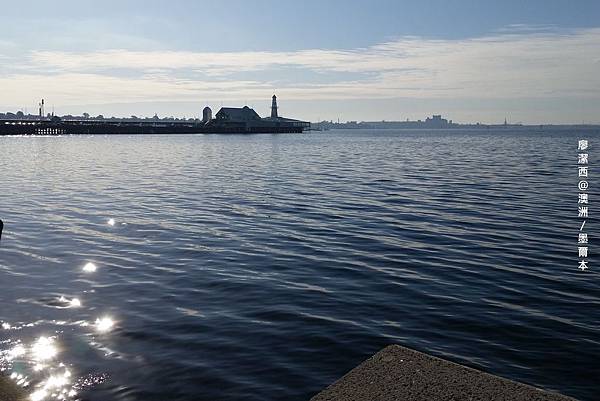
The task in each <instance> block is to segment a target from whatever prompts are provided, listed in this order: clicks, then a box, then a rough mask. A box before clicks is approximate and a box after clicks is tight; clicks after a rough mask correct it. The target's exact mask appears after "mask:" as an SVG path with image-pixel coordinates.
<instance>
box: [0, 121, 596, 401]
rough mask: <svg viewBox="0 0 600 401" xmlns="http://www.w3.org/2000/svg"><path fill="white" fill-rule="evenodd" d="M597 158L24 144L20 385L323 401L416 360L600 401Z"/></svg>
mask: <svg viewBox="0 0 600 401" xmlns="http://www.w3.org/2000/svg"><path fill="white" fill-rule="evenodd" d="M580 138H587V139H589V140H590V142H591V144H592V147H591V150H590V152H589V153H590V164H591V166H592V170H591V178H590V183H591V188H592V189H591V191H590V192H591V195H590V196H591V205H590V208H591V211H590V213H591V215H592V218H591V219H589V220H588V222H587V227H586V230H587V232H588V233H589V235H590V242H591V244H590V252H591V254H592V256H591V257H590V260H591V262H590V266H591V269H590V270H589V271H586V272H581V271H579V270H577V266H578V257H577V256H578V255H577V233H578V230H579V225H580V223H581V220H580V219H578V218H577V193H578V190H577V180H578V179H577V169H576V163H577V139H580ZM596 144H600V133H598V132H591V131H583V132H582V133H573V132H566V131H561V132H558V131H556V132H544V131H543V130H531V131H508V130H504V131H502V130H499V131H495V132H476V131H470V132H469V131H448V132H444V131H434V132H428V131H331V132H326V133H310V134H303V135H248V136H246V135H229V136H228V135H198V136H186V135H182V136H140V137H126V136H112V137H101V136H94V137H54V138H48V137H46V138H43V137H38V138H32V137H30V138H23V137H21V138H19V137H12V138H8V137H0V168H1V169H2V175H1V176H0V183H1V185H0V218H2V219H4V221H5V232H4V235H3V238H2V243H1V245H0V302H1V304H0V305H1V309H0V322H1V323H2V328H0V368H1V369H3V370H4V372H5V374H8V375H12V376H13V378H14V380H15V381H20V383H21V384H23V385H24V384H27V383H29V387H28V389H29V390H28V391H31V392H32V393H34V398H37V399H38V400H42V399H43V400H46V399H51V398H52V395H53V394H59V396H58V398H61V397H62V398H64V399H82V400H102V401H106V400H257V401H258V400H299V401H300V400H307V399H308V398H310V396H311V395H313V394H314V393H316V392H318V391H319V390H320V389H322V388H323V387H325V386H326V385H328V384H329V383H331V382H332V381H333V380H335V379H337V378H338V377H340V376H341V375H342V374H344V373H345V372H346V371H347V370H349V369H350V368H352V367H353V366H355V365H356V364H358V363H359V362H361V361H362V360H363V359H365V358H366V357H367V356H369V355H370V354H372V353H374V352H375V351H377V350H378V349H379V348H381V347H383V346H384V345H387V344H390V343H399V344H402V345H405V346H408V347H412V348H415V349H418V350H421V351H425V352H428V353H431V354H434V355H437V356H440V357H444V358H449V359H451V360H454V361H457V362H460V363H464V364H467V365H469V366H473V367H476V368H480V369H484V370H486V371H489V372H491V373H495V374H499V375H501V376H505V377H508V378H512V379H516V380H519V381H524V382H527V383H530V384H534V385H537V386H540V387H543V388H547V389H553V390H557V391H560V392H563V393H565V394H568V395H571V396H574V397H578V398H581V399H583V400H598V399H600V381H599V377H600V277H599V275H598V272H600V260H599V259H597V258H595V255H596V252H597V251H596V249H600V243H598V245H596V241H597V240H596V238H598V237H599V236H598V234H599V230H600V221H598V220H597V219H595V218H594V215H595V211H596V210H597V208H596V207H595V206H594V205H595V202H596V199H597V202H598V204H599V205H600V196H597V194H599V193H600V191H599V190H600V179H596V166H600V163H599V160H600V158H599V156H600V146H595V145H596ZM598 168H600V167H598ZM598 171H600V170H598ZM110 219H113V220H110ZM109 223H114V224H109ZM88 262H91V263H93V264H94V265H95V266H96V267H97V270H96V271H95V272H90V271H87V272H86V271H84V270H83V267H84V266H85V265H86V264H87V263H88ZM73 298H77V300H78V301H79V302H80V305H78V302H77V301H74V300H73ZM111 323H114V325H113V326H111ZM61 392H62V393H61ZM69 392H71V394H70V395H69ZM75 393H77V394H75ZM60 394H62V395H60Z"/></svg>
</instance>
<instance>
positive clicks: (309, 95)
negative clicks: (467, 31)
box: [0, 26, 600, 104]
mask: <svg viewBox="0 0 600 401" xmlns="http://www.w3.org/2000/svg"><path fill="white" fill-rule="evenodd" d="M0 56H1V55H0ZM0 58H1V57H0ZM599 58H600V29H598V28H595V29H580V30H572V31H564V30H563V31H559V30H552V29H550V28H548V27H544V29H543V30H541V31H540V30H539V29H532V28H528V27H527V26H517V27H509V28H508V29H505V30H503V31H501V32H498V33H496V34H493V35H489V36H486V37H481V38H472V39H456V40H430V39H424V38H419V37H404V38H399V39H397V40H394V41H390V42H386V43H381V44H377V45H374V46H371V47H367V48H357V49H351V50H326V49H308V50H301V51H294V52H268V51H260V52H255V51H252V52H224V53H214V52H212V53H211V52H183V51H144V52H142V51H128V50H119V49H115V50H107V51H92V52H79V53H76V52H57V51H33V52H31V53H29V54H27V55H26V58H25V59H23V60H21V61H20V62H19V63H18V65H15V66H13V69H12V70H11V71H12V72H11V73H6V74H5V75H3V76H2V75H0V85H1V86H2V88H3V91H2V93H1V94H0V104H19V103H23V102H26V101H27V102H30V101H31V99H37V98H39V97H41V96H42V95H43V96H45V97H47V98H53V100H54V102H55V103H56V104H78V103H79V104H82V103H86V104H89V103H92V102H94V103H111V102H114V101H115V99H118V101H119V102H127V101H130V102H138V101H143V100H144V99H147V100H158V101H162V100H172V101H176V100H194V99H198V100H201V99H208V98H212V99H258V98H264V97H265V96H267V97H268V96H269V95H270V93H271V92H272V91H274V90H277V93H278V94H280V95H281V96H285V97H286V98H288V99H297V100H301V99H357V98H371V99H377V98H396V97H415V98H441V99H457V98H482V99H509V98H524V97H528V98H535V97H540V98H548V97H560V96H580V97H583V98H589V97H595V98H598V97H599V95H600V93H599V90H600V74H598V73H597V69H598V60H599ZM290 67H293V68H295V70H294V71H297V73H295V74H294V82H293V83H292V84H286V85H285V86H283V87H281V86H279V87H278V84H277V82H274V80H273V79H272V78H271V76H270V75H269V72H270V71H273V70H277V69H284V68H290ZM303 71H305V72H312V73H315V72H316V73H332V74H333V75H334V76H335V74H337V73H348V74H355V75H356V77H353V78H351V79H349V78H344V79H342V78H338V79H335V80H332V81H331V82H328V83H315V82H313V81H311V80H310V79H309V78H307V77H306V76H305V75H307V74H303V73H302V72H303ZM247 72H253V73H255V74H254V75H253V77H254V78H253V79H251V80H250V79H240V78H239V74H242V75H243V73H247ZM256 73H258V75H257V74H256ZM236 74H237V75H236ZM256 76H258V77H259V78H256ZM346 76H347V75H344V74H339V77H346Z"/></svg>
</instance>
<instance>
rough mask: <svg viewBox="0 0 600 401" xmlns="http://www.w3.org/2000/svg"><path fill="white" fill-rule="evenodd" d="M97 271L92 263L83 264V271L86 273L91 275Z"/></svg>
mask: <svg viewBox="0 0 600 401" xmlns="http://www.w3.org/2000/svg"><path fill="white" fill-rule="evenodd" d="M96 269H97V267H96V265H95V264H93V263H92V262H88V263H86V264H85V266H83V271H84V272H86V273H93V272H95V271H96Z"/></svg>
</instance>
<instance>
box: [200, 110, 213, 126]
mask: <svg viewBox="0 0 600 401" xmlns="http://www.w3.org/2000/svg"><path fill="white" fill-rule="evenodd" d="M210 120H212V110H211V109H210V107H208V106H206V107H205V108H204V109H203V110H202V122H203V123H204V124H207V123H209V122H210Z"/></svg>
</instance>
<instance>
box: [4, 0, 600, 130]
mask: <svg viewBox="0 0 600 401" xmlns="http://www.w3.org/2000/svg"><path fill="white" fill-rule="evenodd" d="M323 3H324V4H323ZM522 3H525V4H522ZM0 10H1V12H0V88H1V89H2V90H0V110H2V111H5V110H12V111H16V110H19V109H21V110H24V109H27V111H29V112H35V110H36V106H35V105H36V104H37V102H38V101H39V99H40V98H42V97H44V98H45V99H46V102H47V104H48V105H54V108H55V110H56V112H57V113H58V114H67V113H72V114H81V113H83V112H88V113H90V114H94V115H96V114H104V115H115V116H129V115H132V114H135V115H138V116H147V115H153V114H154V113H158V114H159V115H161V116H165V115H173V116H186V117H192V116H197V115H199V114H200V110H201V109H202V107H204V106H205V105H207V104H208V105H210V106H211V107H212V108H213V109H218V108H219V107H220V106H221V105H225V106H238V105H243V104H249V105H251V106H253V107H254V108H255V109H256V110H257V111H258V112H259V114H261V115H265V114H267V112H268V108H269V105H270V97H271V95H272V94H273V93H276V94H277V95H278V98H279V103H280V111H281V114H283V115H286V116H290V117H296V118H302V119H306V120H311V121H316V120H322V119H327V120H330V119H333V120H337V119H338V118H339V119H340V120H343V121H345V120H359V121H360V120H382V119H385V120H405V119H407V118H408V119H422V118H424V117H425V116H427V115H430V114H434V113H435V114H438V113H441V114H443V115H444V116H447V117H448V118H451V119H453V120H455V121H460V122H476V121H481V122H500V121H503V120H504V118H505V117H506V118H508V120H509V121H511V122H524V123H580V122H582V121H583V122H595V123H600V113H599V112H598V111H599V110H600V2H598V1H593V0H591V1H573V0H572V1H553V0H545V1H534V0H528V1H523V0H521V1H506V0H505V1H502V2H499V1H481V0H479V1H476V0H472V1H471V0H464V1H449V0H446V1H423V0H421V1H411V2H405V1H398V0H396V1H349V0H346V1H335V0H332V1H324V0H321V1H312V0H304V1H302V2H300V1H288V0H279V1H263V0H258V1H253V2H250V1H237V0H229V1H227V2H217V1H210V2H205V1H192V0H189V1H186V0H179V1H178V0H170V1H153V0H145V1H134V0H131V1H128V0H120V1H85V0H78V1H70V0H69V1H61V0H56V1H53V2H47V1H43V2H42V1H39V2H38V1H28V2H27V3H20V2H15V1H0ZM47 110H48V107H47Z"/></svg>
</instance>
